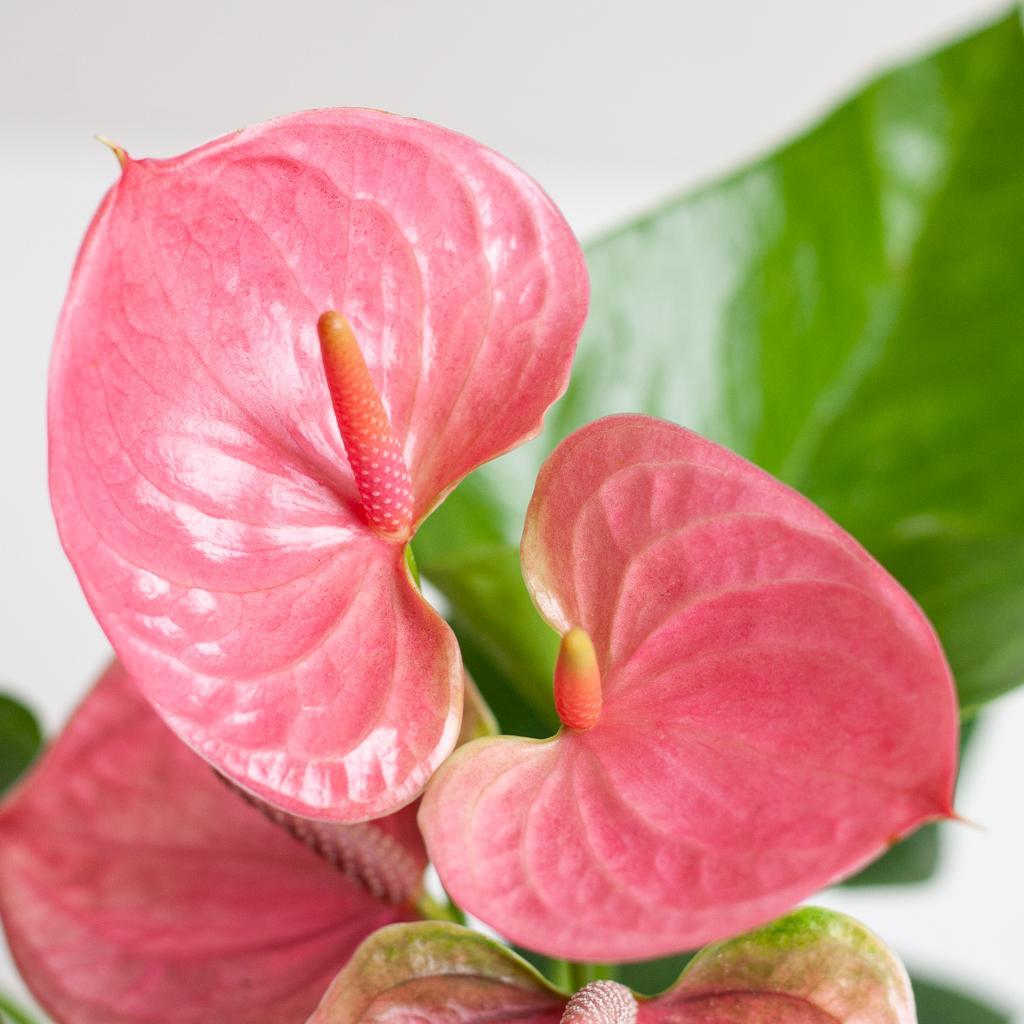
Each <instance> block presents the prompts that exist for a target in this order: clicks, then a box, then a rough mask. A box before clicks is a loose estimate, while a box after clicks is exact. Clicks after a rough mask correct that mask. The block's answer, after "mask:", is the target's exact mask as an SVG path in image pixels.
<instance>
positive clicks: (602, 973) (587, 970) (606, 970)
mask: <svg viewBox="0 0 1024 1024" xmlns="http://www.w3.org/2000/svg"><path fill="white" fill-rule="evenodd" d="M566 967H567V968H568V982H569V984H568V986H567V987H568V989H569V991H570V992H579V990H580V989H581V988H583V986H584V985H587V984H589V983H590V982H592V981H607V980H609V979H611V978H614V977H615V967H614V966H613V965H612V964H581V963H576V962H575V961H569V962H567V963H566Z"/></svg>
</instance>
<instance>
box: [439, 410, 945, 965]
mask: <svg viewBox="0 0 1024 1024" xmlns="http://www.w3.org/2000/svg"><path fill="white" fill-rule="evenodd" d="M522 552H523V567H524V573H525V576H526V579H527V582H528V585H529V586H530V589H531V591H532V593H533V595H534V599H535V601H536V603H537V606H538V608H540V609H541V611H542V613H543V614H544V616H545V617H546V618H547V619H548V621H549V622H551V624H552V625H553V626H555V628H557V629H559V630H560V631H562V632H563V633H566V632H567V631H568V630H570V629H573V628H576V629H582V630H584V631H585V632H586V633H587V634H589V636H590V637H591V638H592V640H593V644H594V649H595V651H596V656H597V660H598V663H599V666H600V676H601V686H602V707H601V711H600V718H599V720H598V721H597V724H596V725H594V726H593V727H592V728H588V729H586V730H573V729H567V730H563V731H562V732H561V733H560V734H559V735H558V736H556V737H555V738H553V739H551V740H547V741H544V742H538V741H528V740H519V739H514V738H496V739H487V740H480V741H478V742H476V743H473V744H470V745H468V746H466V747H463V748H462V749H460V750H459V751H458V752H457V753H456V754H455V755H454V756H453V757H452V758H451V759H449V761H448V762H447V763H446V764H445V765H444V767H443V768H442V769H441V771H440V772H438V774H437V775H436V776H435V780H434V782H433V783H432V785H431V787H430V789H429V790H428V792H427V795H426V797H425V798H424V801H423V804H422V807H421V811H420V824H421V827H422V828H423V831H424V835H425V837H426V840H427V847H428V850H429V851H430V854H431V857H432V859H433V861H434V862H435V864H436V866H437V868H438V871H439V872H440V875H441V878H442V880H443V881H444V883H445V885H446V887H447V888H448V890H449V892H450V893H451V894H452V897H453V899H455V900H456V901H457V902H458V903H459V904H460V905H461V906H463V907H464V908H465V909H466V910H468V911H469V912H471V913H473V914H475V915H476V916H477V917H480V918H481V919H482V920H484V921H486V922H487V923H488V924H490V925H491V926H493V927H494V928H496V929H497V930H498V931H499V932H501V933H502V934H503V935H506V936H508V937H509V938H510V939H512V940H514V941H515V942H518V943H520V944H521V945H524V946H527V947H529V948H533V949H538V950H540V951H541V952H544V953H547V954H550V955H553V956H560V957H569V958H573V959H582V960H603V959H608V960H624V959H642V958H645V957H651V956H657V955H660V954H663V953H669V952H673V951H677V950H681V949H686V948H693V947H695V946H699V945H701V944H703V943H705V942H707V941H710V940H714V939H718V938H721V937H723V936H725V935H729V934H735V933H737V932H739V931H743V930H745V929H747V928H750V927H751V926H753V925H755V924H758V923H760V922H762V921H765V920H768V919H770V918H771V917H774V916H776V915H777V914H779V913H781V912H783V911H785V910H787V909H788V908H789V907H791V906H792V905H793V904H795V903H797V902H798V901H799V900H801V899H803V898H804V897H806V896H808V895H809V894H811V893H812V892H814V891H815V890H817V889H819V888H821V887H822V886H824V885H827V884H828V883H830V882H832V881H834V880H835V879H836V878H839V877H841V876H842V875H845V874H847V873H849V872H851V871H853V870H855V869H856V868H857V867H859V866H860V865H861V864H863V863H865V862H866V861H868V860H870V859H871V858H873V857H874V856H876V855H877V854H878V853H880V852H881V851H882V850H883V849H884V848H885V847H886V845H887V844H889V843H891V842H892V841H894V840H895V839H896V838H898V837H900V836H903V835H904V834H906V833H907V832H909V831H911V830H912V829H914V828H915V827H917V826H918V825H920V824H921V823H922V822H924V821H927V820H929V819H933V818H937V817H942V816H944V815H948V814H950V813H951V799H952V787H953V780H954V774H955V770H956V760H957V705H956V699H955V694H954V690H953V684H952V679H951V677H950V674H949V669H948V667H947V665H946V662H945V659H944V657H943V654H942V650H941V648H940V646H939V643H938V640H937V639H936V637H935V634H934V632H933V630H932V628H931V626H930V625H929V624H928V621H927V620H926V619H925V617H924V615H923V614H922V613H921V611H920V609H918V607H917V606H916V604H914V602H913V600H912V599H911V598H910V597H909V595H907V594H906V592H905V591H904V590H903V589H902V588H901V587H900V586H899V585H898V584H897V583H896V581H895V580H893V579H892V578H891V577H890V576H889V575H888V574H887V573H886V572H885V571H884V570H883V569H882V567H881V566H879V565H878V564H877V563H876V562H875V561H873V560H872V559H871V558H870V556H869V555H868V554H867V553H866V552H865V551H864V550H863V549H862V548H861V547H860V546H859V545H858V544H857V543H856V542H855V541H854V540H853V539H852V538H851V537H849V536H848V535H847V534H845V533H844V532H843V531H842V530H841V529H839V527H838V526H836V525H835V523H833V522H832V521H831V520H829V519H828V518H827V517H826V516H825V515H824V514H823V513H822V512H821V511H820V510H819V509H817V508H815V507H814V506H813V505H812V504H811V503H810V502H808V501H807V500H806V499H804V498H802V497H801V496H800V495H798V494H797V493H796V492H794V491H792V490H790V489H789V488H788V487H785V486H784V485H783V484H781V483H779V482H778V481H776V480H774V479H773V478H772V477H770V476H768V475H767V474H766V473H763V472H762V471H761V470H759V469H757V468H756V467H754V466H752V465H751V464H750V463H748V462H746V461H744V460H743V459H741V458H739V457H738V456H736V455H733V454H732V453H730V452H728V451H726V450H725V449H723V448H720V447H719V446H717V445H715V444H712V443H711V442H709V441H706V440H704V439H702V438H700V437H698V436H696V435H695V434H692V433H690V432H689V431H686V430H684V429H682V428H680V427H676V426H673V425H671V424H668V423H664V422H661V421H658V420H652V419H649V418H646V417H638V416H622V417H612V418H609V419H606V420H601V421H599V422H597V423H595V424H592V425H590V426H589V427H586V428H584V429H583V430H581V431H579V432H577V433H576V434H574V435H573V436H572V437H570V438H569V439H568V440H566V441H565V442H564V443H563V444H562V445H561V446H560V447H559V448H558V449H557V450H556V451H555V452H554V454H553V455H552V456H551V458H550V459H549V460H548V462H547V464H546V465H545V467H544V469H543V470H542V471H541V474H540V477H539V479H538V482H537V488H536V491H535V493H534V497H533V500H532V502H531V505H530V509H529V512H528V515H527V523H526V530H525V533H524V536H523V547H522Z"/></svg>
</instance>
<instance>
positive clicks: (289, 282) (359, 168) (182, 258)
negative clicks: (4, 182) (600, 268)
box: [50, 110, 587, 821]
mask: <svg viewBox="0 0 1024 1024" xmlns="http://www.w3.org/2000/svg"><path fill="white" fill-rule="evenodd" d="M120 155H121V156H123V154H120ZM586 292H587V286H586V277H585V269H584V266H583V261H582V256H581V253H580V251H579V247H578V245H577V243H576V241H575V239H574V238H573V236H572V234H571V233H570V231H569V230H568V228H567V226H566V224H565V222H564V221H563V219H562V218H561V216H560V214H559V213H558V212H557V211H556V210H555V208H554V207H553V205H552V204H551V202H550V201H549V200H548V199H547V197H546V196H545V195H544V194H543V193H542V192H541V190H540V189H539V188H538V187H537V186H536V185H535V184H534V183H533V182H532V181H531V180H530V179H529V178H527V177H526V176H525V175H524V174H522V172H520V171H519V170H518V169H516V168H515V167H513V166H512V165H511V164H509V163H508V162H507V161H506V160H504V159H503V158H501V157H500V156H497V155H496V154H494V153H493V152H491V151H489V150H487V149H485V148H483V147H481V146H479V145H478V144H476V143H474V142H472V141H470V140H469V139H466V138H464V137H462V136H459V135H456V134H454V133H452V132H449V131H446V130H444V129H441V128H438V127H436V126H433V125H429V124H426V123H423V122H418V121H412V120H407V119H403V118H398V117H394V116H391V115H387V114H383V113H380V112H375V111H359V110H322V111H313V112H309V113H304V114H298V115H294V116H292V117H287V118H283V119H281V120H279V121H274V122H270V123H268V124H265V125H261V126H258V127H255V128H251V129H248V130H246V131H242V132H239V133H237V134H234V135H231V136H227V137H225V138H223V139H221V140H218V141H216V142H213V143H211V144H209V145H207V146H205V147H202V148H201V149H198V150H196V151H194V152H192V153H188V154H186V155H185V156H182V157H179V158H176V159H173V160H141V161H135V160H131V159H128V158H127V157H124V168H123V174H122V176H121V179H120V181H119V182H118V183H117V184H116V185H115V186H114V188H113V189H112V190H111V191H110V193H109V194H108V195H107V197H106V199H105V200H104V202H103V204H102V206H101V208H100V210H99V212H98V214H97V216H96V219H95V221H94V222H93V225H92V227H91V228H90V230H89V234H88V237H87V239H86V241H85V244H84V246H83V249H82V252H81V254H80V256H79V259H78V263H77V265H76V268H75V272H74V277H73V279H72V283H71V288H70V292H69V294H68V298H67V302H66V306H65V309H64V313H63V316H62V318H61V322H60V326H59V329H58V333H57V340H56V348H55V353H54V358H53V364H52V369H51V380H50V464H51V472H50V481H51V492H52V497H53V504H54V509H55V512H56V515H57V521H58V526H59V528H60V533H61V538H62V540H63V542H64V546H65V548H66V550H67V552H68V555H69V557H70V558H71V561H72V563H73V564H74V566H75V569H76V571H77V573H78V575H79V578H80V580H81V582H82V585H83V587H84V589H85V592H86V595H87V597H88V599H89V602H90V604H91V605H92V608H93V610H94V611H95V613H96V615H97V617H98V618H99V620H100V623H101V624H102V626H103V628H104V630H105V631H106V632H107V634H108V636H109V637H110V639H111V641H112V642H113V644H114V647H115V648H116V650H117V652H118V655H119V656H120V658H121V659H122V660H123V661H124V663H125V665H126V666H127V667H128V669H129V670H130V671H131V672H132V674H133V675H134V676H135V677H136V678H138V679H139V680H140V681H141V685H142V686H143V688H144V690H145V692H146V694H147V696H148V697H149V699H150V700H151V701H152V702H153V703H154V705H155V706H156V707H157V709H158V710H159V712H160V713H161V715H162V716H163V717H164V719H165V720H166V721H167V722H168V723H169V724H170V725H171V726H172V727H173V728H174V729H175V730H176V732H177V733H178V734H179V735H180V736H181V737H182V738H183V739H184V740H186V742H188V743H189V744H190V745H191V746H192V747H193V748H195V750H197V751H198V752H199V753H200V754H202V755H203V756H204V757H205V758H207V759H208V760H209V761H210V762H211V763H212V764H214V765H215V766H216V767H217V768H218V769H219V770H220V771H222V772H224V773H226V774H227V775H229V776H230V777H231V778H232V779H234V780H235V781H236V782H237V783H238V784H239V785H241V786H243V787H245V788H246V789H248V790H249V791H251V792H252V793H254V794H256V795H258V796H260V797H261V798H263V799H265V800H267V801H269V802H272V803H274V804H276V805H278V806H280V807H282V808H284V809H286V810H288V811H290V812H292V813H296V814H303V815H308V816H312V817H320V818H329V819H335V820H342V821H357V820H363V819H367V818H371V817H375V816H379V815H382V814H385V813H388V812H390V811H393V810H394V809H396V808H398V807H400V806H402V805H404V804H406V803H408V802H409V801H410V800H412V799H413V798H414V797H415V796H416V795H417V794H418V793H419V791H420V790H421V789H422V787H423V785H424V783H425V782H426V780H427V779H428V778H429V776H430V774H431V773H432V772H433V771H434V769H435V768H436V767H437V765H438V764H440V762H441V761H442V760H443V759H444V757H445V756H446V755H447V754H448V753H449V752H450V750H451V749H452V746H453V744H454V743H455V739H456V735H457V733H458V729H459V718H460V714H461V700H462V669H461V665H460V660H459V654H458V649H457V645H456V643H455V639H454V637H453V635H452V634H451V632H450V630H449V629H448V627H447V625H446V624H445V623H444V622H443V621H442V619H441V618H440V617H439V616H438V615H436V614H435V613H434V612H433V611H432V610H431V609H430V608H429V606H428V605H427V604H426V603H425V602H424V601H423V599H422V598H421V597H420V595H419V593H418V592H417V590H416V588H415V586H414V585H413V584H412V582H411V580H410V578H409V575H408V572H407V570H406V568H405V565H404V561H403V544H402V543H401V540H402V539H404V538H399V539H398V540H396V539H395V538H388V537H385V536H382V535H381V534H380V533H378V532H375V531H374V529H372V528H371V527H370V526H369V524H368V522H367V519H366V517H365V516H364V513H363V509H362V506H361V504H360V498H359V493H358V491H357V488H356V486H355V483H354V481H353V476H352V472H351V470H350V467H349V462H348V459H347V457H346V452H345V448H344V447H343V443H342V438H341V437H340V434H339V428H338V423H337V421H336V418H335V414H334V411H333V409H332V402H331V396H330V394H329V391H328V386H327V382H326V379H325V368H324V364H323V361H322V357H321V349H320V343H319V341H318V337H317V320H318V318H319V317H320V316H321V314H322V313H324V312H325V311H327V310H338V311H340V313H341V314H342V315H343V316H344V317H345V318H346V319H347V322H348V323H349V324H351V327H352V329H353V331H354V334H355V337H356V339H357V340H358V344H359V346H360V349H361V351H362V355H363V357H365V361H366V364H367V369H368V370H369V376H370V378H371V380H372V386H373V387H375V388H376V391H377V393H378V394H379V395H380V398H381V400H382V403H383V407H384V409H385V411H386V414H387V416H388V417H389V419H390V425H391V427H392V430H393V434H394V437H395V438H396V439H397V442H398V447H397V450H399V451H400V452H401V454H402V456H403V457H404V461H405V463H406V467H407V469H408V474H409V479H410V481H411V491H412V510H411V520H410V522H411V526H415V523H416V522H418V521H420V520H421V519H422V518H423V517H424V516H425V515H426V514H427V513H428V512H429V511H430V509H431V508H432V507H433V506H434V505H436V504H437V502H438V501H440V500H441V498H442V497H443V496H444V494H445V493H446V492H447V491H448V490H449V489H450V488H451V487H452V486H453V485H454V484H455V483H456V482H457V481H458V480H459V479H460V478H461V477H462V476H464V475H465V474H466V473H468V472H469V471H470V470H471V469H472V468H473V467H475V466H477V465H479V464H480V463H481V462H483V461H485V460H487V459H490V458H492V457H494V456H495V455H498V454H499V453H501V452H503V451H505V450H506V449H508V448H510V447H512V446H514V445H515V444H517V443H519V442H520V441H522V440H523V439H524V438H526V437H528V436H529V435H531V434H532V433H534V432H535V431H536V430H537V428H538V427H539V424H540V422H541V418H542V416H543V414H544V412H545V410H546V409H547V407H548V406H549V405H550V404H551V402H553V401H554V400H555V399H556V398H557V397H558V395H559V394H560V393H561V392H562V390H563V389H564V387H565V384H566V380H567V375H568V371H569V364H570V361H571V357H572V352H573V348H574V345H575V340H576V336H577V334H578V332H579V329H580V326H581V324H582V320H583V317H584V314H585V307H586ZM370 454H371V456H372V451H371V453H370Z"/></svg>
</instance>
